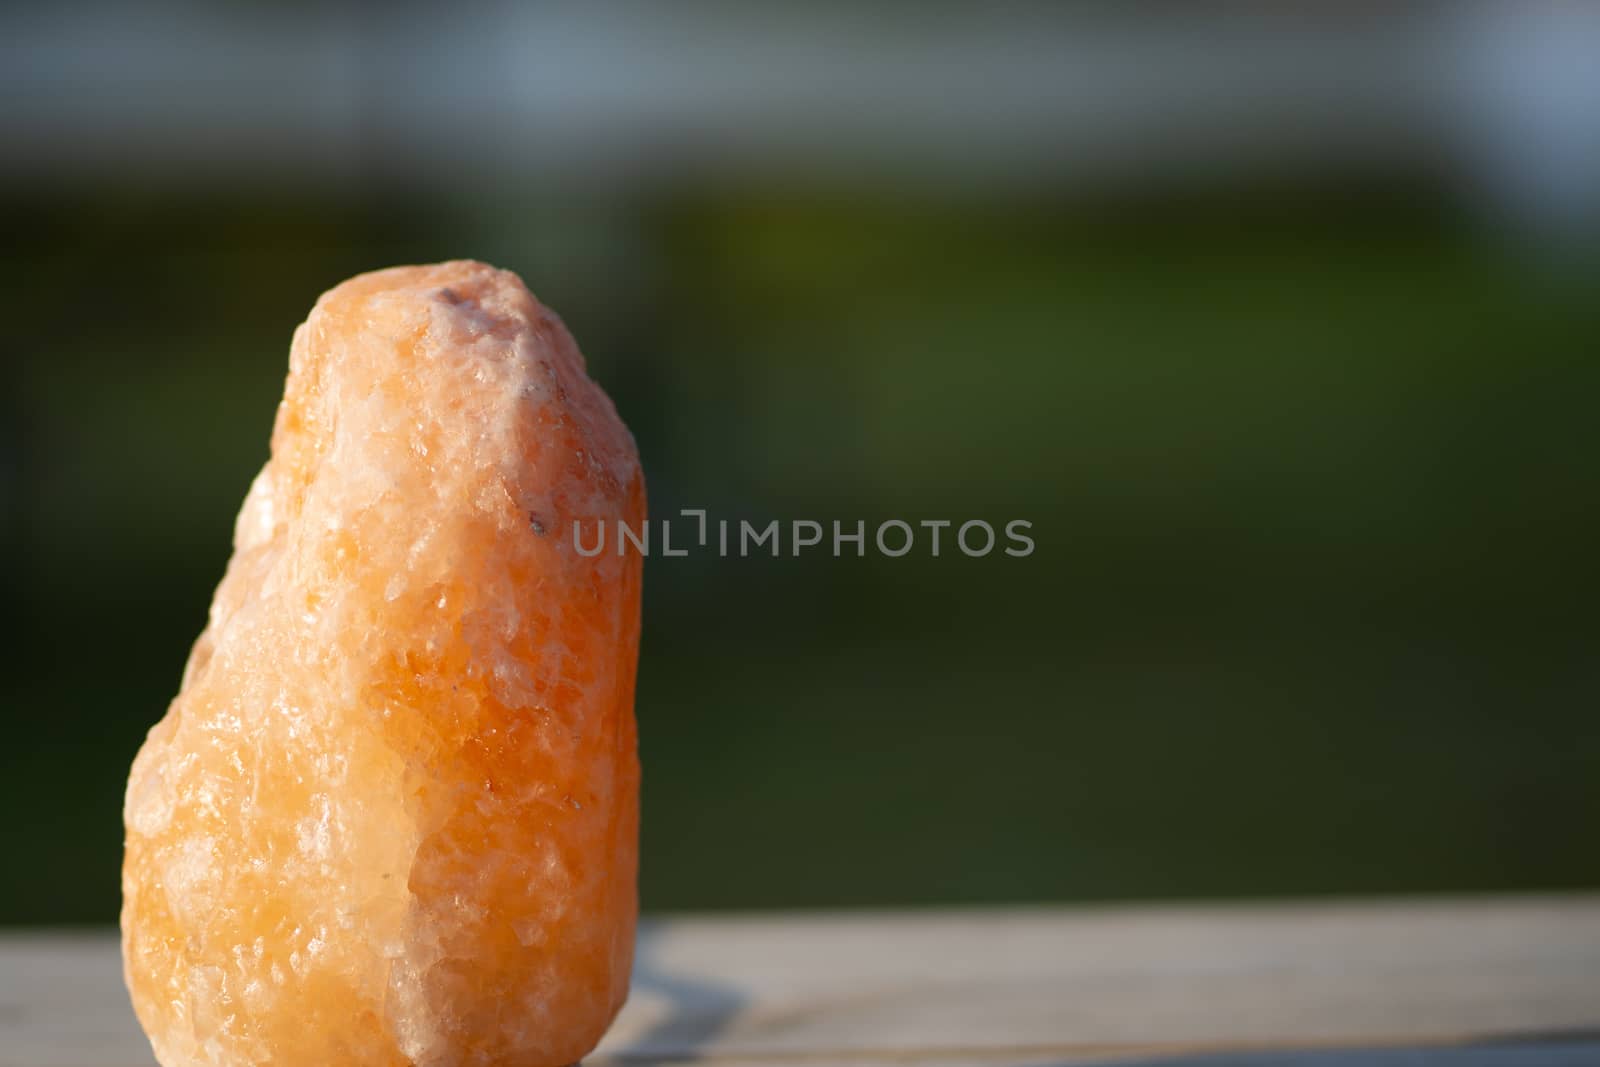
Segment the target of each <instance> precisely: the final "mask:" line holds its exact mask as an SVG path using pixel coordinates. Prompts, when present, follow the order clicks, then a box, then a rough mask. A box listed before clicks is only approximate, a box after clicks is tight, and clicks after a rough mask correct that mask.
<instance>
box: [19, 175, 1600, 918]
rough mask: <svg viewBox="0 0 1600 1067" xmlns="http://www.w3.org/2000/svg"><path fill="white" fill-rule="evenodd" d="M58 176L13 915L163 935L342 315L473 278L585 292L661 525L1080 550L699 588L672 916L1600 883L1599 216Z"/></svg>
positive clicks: (1434, 203)
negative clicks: (266, 513) (212, 665)
mask: <svg viewBox="0 0 1600 1067" xmlns="http://www.w3.org/2000/svg"><path fill="white" fill-rule="evenodd" d="M812 150H813V149H810V148H808V149H807V151H812ZM8 173H9V176H8V177H7V178H6V180H5V182H4V184H3V185H0V222H3V225H4V229H5V255H4V259H3V262H0V272H3V273H0V294H3V295H0V301H3V302H4V306H5V308H6V311H7V314H6V322H7V328H6V330H5V331H4V334H3V337H4V340H3V345H4V348H5V362H4V368H3V371H0V373H3V378H0V381H3V387H0V418H3V422H0V426H3V430H0V432H3V438H0V458H3V463H4V468H3V472H0V473H3V478H4V481H3V492H4V497H3V508H4V511H3V520H4V537H5V539H6V545H5V549H6V553H5V558H6V560H7V561H8V562H7V565H6V566H5V568H4V571H3V583H4V586H3V587H4V590H5V603H6V606H7V615H8V616H9V617H10V621H11V624H12V625H11V626H10V627H9V628H8V629H9V630H10V636H9V638H8V639H7V640H6V641H5V642H4V643H3V646H0V647H3V652H0V655H3V656H4V657H5V662H4V664H3V669H0V699H3V701H4V707H5V711H6V715H5V723H6V727H7V733H6V736H5V738H4V741H3V742H0V810H5V811H7V812H8V813H9V815H8V817H7V819H6V821H5V829H4V831H3V833H4V835H5V837H4V839H5V842H6V845H7V848H8V851H9V854H10V858H9V860H8V862H7V863H6V868H7V872H8V873H7V874H6V875H5V876H4V877H3V878H0V922H7V923H46V922H51V923H62V922H74V923H76V922H109V921H113V920H114V918H115V915H116V910H117V894H118V886H117V869H118V864H119V861H120V841H121V825H120V816H119V808H120V804H121V792H122V787H123V783H124V781H125V776H126V771H127V767H128V764H129V761H130V760H131V758H132V756H133V753H134V751H135V749H136V748H137V746H138V744H139V742H140V740H141V739H142V737H143V734H144V732H145V730H147V729H148V728H149V726H150V725H151V724H153V723H154V722H155V720H156V719H157V718H158V717H159V716H160V715H161V714H162V712H163V710H164V708H165V705H166V703H167V701H168V700H170V699H171V697H172V695H173V694H174V692H175V691H176V687H177V683H178V677H179V672H180V670H181V667H182V665H183V662H184V659H185V656H186V655H187V651H188V646H189V644H190V642H192V640H193V639H194V637H195V636H196V635H197V634H198V632H199V630H200V628H201V626H202V625H203V623H204V619H205V611H206V606H207V603H208V600H209V597H210V593H211V589H212V587H213V586H214V584H215V582H216V581H217V579H218V578H219V577H220V575H221V573H222V568H223V565H224V563H225V561H226V559H227V556H228V552H229V537H230V532H231V524H232V520H233V516H234V513H235V511H236V510H237V507H238V504H239V502H240V500H241V499H242V497H243V494H244V490H245V488H246V487H247V485H248V483H249V480H250V478H251V477H252V475H253V473H254V472H255V470H256V469H257V468H258V467H259V465H260V464H261V463H262V462H263V461H264V459H265V458H266V443H267V433H268V430H269V428H270V424H271V419H272V415H273V410H274V407H275V404H276V402H277V398H278V395H279V391H280V389H281V385H282V378H283V374H284V371H285V366H286V354H287V347H288V341H289V336H290V333H291V331H292V329H293V327H294V325H295V324H296V323H297V322H299V321H300V320H301V319H302V318H303V317H304V315H305V313H306V311H307V310H308V309H309V308H310V306H311V304H312V302H313V301H314V300H315V298H316V296H317V295H318V294H319V293H320V292H321V291H322V290H324V289H326V288H327V287H329V286H331V285H333V284H335V283H336V282H338V281H339V280H341V279H342V278H344V277H346V276H348V275H350V274H352V273H355V272H358V271H362V270H366V269H371V268H374V267H379V266H385V265H390V264H394V263H402V262H419V261H431V260H437V259H443V258H453V257H463V256H470V257H475V258H481V259H486V260H489V261H491V262H494V263H495V264H497V265H499V266H503V267H507V268H511V269H515V270H517V271H518V272H520V273H521V274H522V276H523V277H524V278H525V279H526V280H527V282H528V283H529V285H530V286H531V287H532V288H533V289H534V290H535V292H536V293H538V294H539V295H540V297H541V298H542V299H543V300H545V301H546V302H547V303H549V304H550V305H551V306H553V307H554V308H556V309H557V310H558V311H559V312H560V313H561V314H562V316H563V317H564V318H565V320H566V322H567V324H568V326H569V327H570V328H571V330H572V331H573V333H574V334H575V335H576V336H577V338H578V339H579V341H580V343H581V345H582V346H583V348H584V350H585V352H586V354H587V356H588V359H589V363H590V369H591V373H592V374H593V375H594V377H596V378H597V379H598V380H599V381H600V382H601V383H602V384H603V385H604V386H605V388H606V389H607V390H608V391H609V392H610V393H611V395H612V396H613V398H614V399H615V400H616V403H617V405H618V407H619V409H620V410H621V412H622V414H623V417H624V418H625V419H626V421H627V422H628V423H629V425H630V426H631V427H632V429H633V431H634V434H635V436H636V437H637V439H638V442H639V447H640V451H641V453H642V455H643V457H644V464H645V468H646V472H647V477H648V480H649V485H650V490H651V503H652V511H653V513H654V514H655V515H657V516H662V517H665V516H669V515H672V514H674V513H675V512H676V511H677V509H679V508H681V507H705V508H709V509H710V510H711V512H712V515H713V517H714V518H715V517H719V516H720V517H728V518H734V519H737V518H748V519H750V520H752V521H757V522H765V521H766V520H767V519H770V518H779V519H783V520H785V521H787V520H790V519H794V518H809V519H815V520H818V521H821V522H823V523H825V524H826V523H828V522H830V521H831V520H833V519H840V520H842V521H845V522H847V523H849V524H853V523H854V521H855V520H857V519H862V520H865V521H867V523H868V525H869V528H870V527H871V526H874V525H876V523H877V522H879V521H882V520H884V519H888V518H902V519H905V520H907V521H911V522H913V523H915V522H917V521H919V520H921V519H937V518H947V519H953V520H956V521H957V522H960V521H962V520H965V519H968V518H982V519H987V520H989V521H990V522H992V523H994V524H995V525H996V526H1001V525H1003V524H1004V523H1005V522H1006V521H1008V520H1010V519H1014V518H1021V519H1027V520H1030V521H1031V522H1032V523H1033V530H1032V533H1033V536H1034V538H1035V540H1036V542H1037V550H1036V551H1035V552H1034V554H1033V555H1032V556H1030V557H1028V558H1025V559H1013V558H1008V557H1005V556H1003V555H1000V554H998V553H996V554H995V555H993V556H990V557H987V558H982V559H968V558H965V557H963V556H961V555H960V554H959V553H950V552H948V551H947V552H946V553H944V554H942V555H941V556H940V557H939V558H932V557H931V556H929V555H928V554H927V553H926V552H925V551H922V550H921V549H920V548H919V550H917V551H915V552H913V553H911V554H910V555H908V556H906V557H904V558H900V559H889V558H884V557H882V556H879V555H876V554H869V555H868V556H867V557H866V558H864V559H856V558H853V557H846V558H843V559H832V558H829V557H828V556H826V555H824V554H819V553H814V554H810V555H807V556H802V557H801V558H799V559H793V558H782V559H777V560H773V559H770V558H766V557H753V558H749V559H726V560H725V559H718V558H716V557H715V556H711V555H700V556H691V557H689V558H687V559H660V558H654V559H652V560H650V562H649V564H648V566H647V570H646V605H645V635H644V645H643V657H642V662H641V664H640V685H639V695H638V712H639V718H640V723H641V739H642V740H641V744H642V758H643V762H644V767H645V799H644V811H645V818H644V844H643V901H644V906H645V907H646V909H650V910H660V909H685V908H688V909H721V908H782V907H811V906H865V905H894V906H899V905H926V904H935V903H966V902H1013V901H1058V900H1079V899H1091V898H1094V899H1103V898H1131V897H1138V898H1157V897H1168V898H1170V897H1194V896H1260V895H1278V894H1324V893H1335V894H1342V893H1377V892H1411V891H1471V890H1491V889H1512V888H1517V889H1521V888H1563V887H1579V886H1590V887H1592V886H1595V885H1596V884H1600V853H1597V852H1596V850H1595V849H1594V847H1593V844H1592V841H1593V830H1594V827H1595V825H1596V816H1600V774H1597V773H1596V772H1597V770H1600V718H1597V715H1596V712H1597V709H1600V671H1597V653H1600V643H1597V637H1600V624H1597V620H1596V611H1595V604H1596V594H1597V593H1600V580H1597V579H1600V575H1597V568H1596V563H1595V545H1596V544H1597V543H1600V494H1597V490H1600V454H1597V448H1596V414H1595V412H1596V398H1597V397H1600V343H1597V342H1600V285H1597V282H1600V274H1597V273H1596V271H1595V270H1594V259H1593V256H1592V254H1591V250H1592V245H1589V244H1585V243H1584V242H1582V241H1574V240H1569V239H1568V238H1570V237H1572V235H1573V233H1575V232H1576V230H1575V229H1574V228H1573V227H1564V228H1561V229H1560V233H1559V235H1558V236H1557V237H1554V238H1553V237H1551V236H1550V231H1549V230H1547V229H1544V228H1541V227H1542V224H1541V225H1539V226H1535V227H1534V228H1533V229H1516V228H1514V227H1513V228H1507V227H1505V226H1499V225H1494V224H1492V223H1491V222H1489V221H1486V217H1485V215H1484V214H1483V213H1482V212H1480V211H1478V210H1477V208H1476V207H1475V205H1474V202H1473V201H1472V198H1471V197H1470V196H1466V195H1463V194H1461V191H1460V189H1459V188H1458V187H1456V186H1453V185H1452V183H1451V181H1450V179H1449V175H1448V174H1445V173H1441V172H1438V171H1436V170H1433V169H1430V168H1428V167H1418V166H1412V165H1405V166H1399V165H1392V162H1386V163H1384V164H1382V165H1372V166H1367V165H1360V164H1352V165H1344V166H1340V165H1317V166H1310V167H1276V168H1274V167H1266V168H1263V167H1239V168H1218V169H1217V172H1216V173H1209V172H1208V173H1206V174H1204V175H1201V176H1193V175H1190V176H1188V177H1185V178H1182V179H1181V180H1180V179H1178V178H1173V177H1172V176H1171V175H1169V174H1167V173H1166V172H1161V173H1159V174H1156V173H1154V171H1152V173H1151V174H1144V173H1143V172H1141V171H1139V170H1138V168H1133V170H1132V172H1131V173H1130V172H1128V171H1119V172H1118V173H1117V175H1116V176H1115V177H1114V179H1109V180H1107V179H1100V180H1078V179H1076V178H1073V179H1072V180H1068V179H1067V178H1066V177H1062V176H1061V175H1060V174H1058V173H1057V172H1056V171H1055V170H1052V169H1050V168H1049V167H1048V166H1044V165H1042V164H1041V166H1040V170H1039V172H1038V173H1037V174H1033V172H1029V174H1030V177H1032V178H1033V179H1036V180H1029V181H1025V182H1020V183H1018V182H1008V181H998V182H996V181H986V180H968V178H967V177H961V178H960V179H959V180H951V181H928V180H923V179H925V178H926V175H922V176H920V177H918V178H917V179H916V180H912V179H910V178H904V177H901V176H899V175H898V174H897V172H894V171H892V170H890V171H887V172H880V171H875V170H872V169H870V168H867V169H863V170H862V171H860V172H851V171H849V170H848V168H846V169H844V170H842V171H840V172H837V173H833V172H830V173H827V174H822V175H812V174H801V175H799V176H796V175H795V174H794V173H791V172H788V171H785V170H784V169H783V168H762V167H732V168H709V169H706V170H703V171H694V170H692V169H691V170H688V171H684V170H678V171H674V172H673V174H672V175H671V177H670V180H662V181H659V182H657V181H648V180H632V179H630V180H626V181H622V180H618V181H612V182H599V183H591V182H588V181H585V180H578V179H574V178H572V177H571V176H565V177H563V176H562V175H560V174H551V173H549V172H543V171H541V172H537V173H530V174H528V175H527V176H525V177H519V178H518V179H517V180H515V181H496V182H482V181H477V180H473V181H469V182H468V181H464V182H460V183H457V182H453V181H451V180H449V178H448V177H445V178H440V177H439V176H437V175H435V176H432V177H429V178H426V179H415V180H408V179H406V178H405V177H404V176H400V177H396V176H394V175H391V174H389V173H387V172H386V171H385V170H384V169H383V168H381V167H379V168H374V169H371V170H366V171H362V172H360V173H359V174H357V175H356V176H355V177H352V178H348V179H342V180H338V181H330V182H322V183H317V182H292V181H279V180H277V179H275V178H273V177H272V176H271V175H268V176H266V177H262V178H257V179H253V180H251V179H240V178H231V179H224V178H211V177H207V176H201V177H199V178H194V177H193V176H191V177H190V178H188V179H185V180H183V181H174V180H168V179H167V178H165V177H163V176H161V175H160V174H155V175H152V174H151V173H149V172H146V171H141V170H139V169H138V168H131V169H129V170H128V171H127V172H122V171H119V170H117V169H115V168H105V167H85V168H77V169H73V168H72V167H70V166H68V165H66V164H63V165H62V167H61V168H57V169H55V170H49V169H46V170H44V171H36V170H29V169H27V168H21V169H14V170H13V171H12V172H8ZM63 173H66V174H67V177H66V178H65V179H63V178H62V176H61V175H62V174H63Z"/></svg>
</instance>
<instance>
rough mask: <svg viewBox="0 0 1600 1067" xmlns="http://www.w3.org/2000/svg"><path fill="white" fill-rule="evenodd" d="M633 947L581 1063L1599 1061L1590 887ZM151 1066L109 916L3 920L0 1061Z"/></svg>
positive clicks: (747, 929) (875, 927)
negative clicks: (620, 991) (603, 1034)
mask: <svg viewBox="0 0 1600 1067" xmlns="http://www.w3.org/2000/svg"><path fill="white" fill-rule="evenodd" d="M639 947H640V952H639V965H638V970H637V975H636V977H635V980H634V995H633V999H632V1000H631V1001H630V1002H629V1004H628V1007H627V1009H626V1010H625V1011H624V1012H623V1014H622V1017H621V1018H620V1019H619V1020H618V1022H617V1025H616V1027H615V1028H614V1029H613V1031H612V1032H611V1034H610V1035H608V1036H607V1038H606V1041H605V1043H604V1044H603V1045H602V1046H601V1049H600V1051H599V1052H597V1053H596V1054H595V1055H594V1056H593V1057H591V1058H590V1060H589V1061H587V1062H588V1063H589V1064H590V1065H591V1067H598V1065H606V1064H617V1065H642V1064H649V1063H657V1062H660V1063H706V1064H710V1065H714V1067H743V1065H751V1067H754V1065H762V1067H798V1065H813V1064H844V1065H857V1064H859V1065H873V1067H881V1065H885V1064H895V1065H908V1064H932V1065H938V1067H963V1065H984V1067H990V1065H1008V1067H1009V1065H1030V1067H1046V1065H1056V1064H1088V1063H1118V1064H1128V1063H1135V1064H1150V1065H1155V1064H1171V1065H1172V1067H1220V1065H1222V1064H1244V1065H1268V1064H1292V1065H1296V1067H1299V1065H1306V1067H1335V1065H1346V1064H1350V1065H1378V1067H1425V1065H1426V1067H1431V1065H1434V1064H1441V1065H1449V1067H1499V1065H1503V1064H1506V1065H1509V1064H1517V1065H1521V1064H1530V1065H1534V1067H1555V1065H1561V1067H1566V1065H1579V1064H1584V1065H1600V895H1586V896H1551V897H1499V898H1483V899H1459V900H1405V901H1375V902H1338V903H1333V902H1329V903H1295V904H1237V905H1205V906H1163V907H1103V908H1092V907H1091V908H1022V909H1015V910H984V911H934V912H894V913H847V914H797V915H762V916H749V917H740V918H692V917H684V918H668V919H662V920H658V921H655V922H650V923H647V924H646V925H645V927H644V929H643V931H642V933H641V940H640V946H639ZM151 1063H153V1060H152V1059H151V1057H150V1053H149V1051H148V1047H147V1046H146V1044H145V1042H144V1039H143V1037H142V1036H141V1035H140V1033H139V1030H138V1027H137V1025H136V1024H135V1023H134V1020H133V1016H132V1013H131V1011H130V1009H129V1008H128V1004H127V998H126V995H125V994H124V993H123V989H122V979H121V972H120V963H119V960H118V954H117V945H116V939H115V935H114V934H113V933H111V932H106V931H93V932H80V933H71V932H57V933H21V932H16V933H8V934H3V935H0V1067H133V1065H135V1064H137V1065H141V1067H149V1065H150V1064H151ZM307 1067H322V1065H307ZM329 1067H335V1065H329ZM338 1067H345V1065H338ZM349 1067H358V1065H349Z"/></svg>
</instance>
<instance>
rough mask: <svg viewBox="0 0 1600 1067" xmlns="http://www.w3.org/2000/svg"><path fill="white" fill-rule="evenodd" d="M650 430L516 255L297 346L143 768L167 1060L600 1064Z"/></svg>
mask: <svg viewBox="0 0 1600 1067" xmlns="http://www.w3.org/2000/svg"><path fill="white" fill-rule="evenodd" d="M644 507H645V501H644V484H643V480H642V478H641V475H640V471H639V464H638V459H637V456H636V454H635V451H634V446H633V441H632V439H631V438H630V437H629V435H628V431H627V429H626V428H625V427H624V426H623V425H622V423H621V421H620V420H619V419H618V418H617V415H616V412H615V410H614V409H613V408H612V406H611V403H610V401H609V400H608V399H607V398H606V396H605V395H604V393H602V392H601V390H600V388H599V387H598V386H597V385H595V384H594V383H593V382H592V381H590V380H589V378H588V377H587V376H586V374H585V372H584V364H583V358H582V356H580V355H579V353H578V350H577V348H576V346H575V345H574V344H573V341H572V338H571V337H570V336H569V335H568V334H567V332H566V330H565V329H564V328H563V327H562V325H561V323H560V322H559V320H557V319H556V318H555V316H554V315H552V314H551V313H550V312H549V311H547V310H545V309H544V308H543V307H542V306H541V305H540V304H539V303H538V302H537V301H535V300H534V299H533V297H532V296H531V295H530V294H529V293H528V291H527V289H526V288H524V287H523V285H522V282H521V281H520V280H519V279H518V278H517V277H516V276H515V275H513V274H510V273H507V272H503V271H497V270H494V269H493V268H491V267H488V266H485V265H483V264H480V263H471V262H456V263H445V264H440V265H436V266H428V267H401V268H396V269H393V270H385V271H378V272H376V273H373V274H365V275H361V276H360V277H357V278H353V279H351V280H350V281H347V282H345V283H344V284H342V285H340V286H338V287H337V288H335V289H333V290H332V291H330V292H328V293H327V294H325V295H324V296H323V297H322V298H321V299H320V300H319V301H318V302H317V305H316V307H315V308H314V309H313V311H312V312H311V315H310V318H309V319H307V321H306V322H305V324H304V325H302V326H301V327H300V328H299V329H298V330H297V331H296V332H295V335H294V343H293V347H292V349H291V351H290V365H289V377H288V382H287V385H286V389H285V393H284V398H283V403H282V404H281V405H280V407H279V409H278V415H277V421H276V424H275V426H274V428H273V433H272V457H271V459H270V461H269V462H268V463H267V465H266V467H265V468H264V469H263V470H262V471H261V473H260V475H259V476H258V477H257V478H256V480H255V483H254V484H253V485H252V486H251V488H250V492H249V495H248V496H247V497H246V498H245V501H244V507H243V510H242V511H241V512H240V514H239V519H238V525H237V527H236V530H235V533H234V553H233V558H232V560H231V561H230V562H229V564H228V569H227V573H226V575H225V577H224V578H223V580H222V584H221V585H220V586H219V588H218V589H217V592H216V597H215V600H214V601H213V603H212V605H211V612H210V617H209V622H208V624H207V626H206V628H205V632H204V633H202V634H201V635H200V639H199V640H198V642H197V643H196V644H195V647H194V651H193V653H192V655H191V656H190V659H189V663H188V666H187V667H186V669H185V671H184V675H183V682H182V688H181V691H180V692H179V694H178V697H177V699H176V700H174V701H173V703H172V706H171V708H170V710H169V711H168V712H167V715H166V717H165V718H164V719H162V720H161V722H160V723H159V724H157V725H156V727H155V728H154V729H153V730H151V732H150V736H149V738H148V740H147V741H146V742H145V744H144V747H143V748H142V750H141V751H140V752H139V755H138V758H137V759H136V760H135V761H134V765H133V773H132V776H131V777H130V779H129V781H128V792H127V800H126V807H125V812H124V817H125V822H126V831H127V838H126V852H125V857H124V864H123V874H122V892H123V909H122V931H123V956H124V963H125V968H126V977H127V982H128V987H129V989H130V991H131V992H132V995H133V1002H134V1007H135V1009H136V1010H137V1012H138V1015H139V1019H140V1022H141V1023H142V1024H143V1025H144V1028H145V1031H146V1032H147V1033H148V1034H149V1035H150V1039H151V1043H152V1044H153V1046H154V1048H155V1051H156V1055H157V1057H158V1058H159V1059H160V1061H161V1062H162V1063H163V1064H165V1065H166V1067H180V1065H182V1067H187V1065H195V1064H207V1065H212V1067H222V1065H229V1067H231V1065H239V1067H244V1065H252V1067H257V1065H265V1064H274V1065H277V1064H282V1065H292V1067H307V1065H312V1064H318V1065H321V1064H349V1065H356V1064H360V1065H362V1067H378V1065H387V1064H427V1065H441V1067H442V1065H467V1064H479V1065H491V1064H493V1065H499V1064H513V1063H514V1064H517V1065H519V1067H539V1065H552V1067H554V1065H558V1064H570V1063H574V1062H576V1061H577V1060H578V1059H579V1058H580V1057H581V1056H583V1055H584V1054H585V1053H587V1052H588V1051H589V1050H590V1049H591V1048H593V1046H594V1044H595V1043H596V1042H597V1041H598V1040H599V1038H600V1035H601V1034H602V1033H603V1031H604V1030H605V1028H606V1026H607V1025H608V1024H609V1022H610V1021H611V1019H612V1018H613V1017H614V1016H615V1014H616V1012H617V1010H618V1008H619V1007H620V1006H621V1004H622V1001H623V1000H624V998H625V997H626V995H627V984H628V971H629V966H630V963H631V958H632V954H633V932H634V920H635V914H636V911H637V903H636V891H635V883H636V872H637V854H638V847H637V840H638V780H639V771H638V763H637V758H636V756H635V734H634V718H633V691H634V666H635V662H636V657H637V650H638V635H639V595H640V559H639V557H638V554H637V553H630V554H628V555H626V556H619V555H617V554H616V553H614V552H609V551H608V552H605V553H602V554H600V555H598V556H595V557H592V558H586V557H584V556H582V555H581V554H579V553H578V552H577V551H575V548H574V541H573V536H572V528H573V522H574V520H580V521H582V522H584V523H585V529H586V530H588V531H590V533H589V536H590V537H591V538H592V536H593V532H592V531H593V530H594V523H595V522H597V521H604V522H606V523H607V524H608V525H612V526H613V528H614V523H615V522H616V521H617V520H619V519H620V520H623V521H627V522H629V523H631V524H633V525H634V526H635V527H637V525H638V523H639V522H640V521H641V520H642V518H643V515H644Z"/></svg>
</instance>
